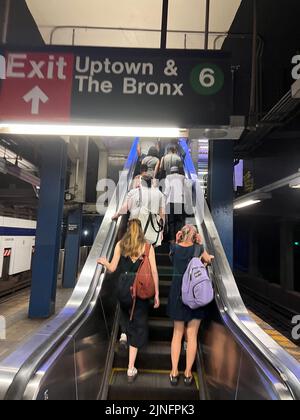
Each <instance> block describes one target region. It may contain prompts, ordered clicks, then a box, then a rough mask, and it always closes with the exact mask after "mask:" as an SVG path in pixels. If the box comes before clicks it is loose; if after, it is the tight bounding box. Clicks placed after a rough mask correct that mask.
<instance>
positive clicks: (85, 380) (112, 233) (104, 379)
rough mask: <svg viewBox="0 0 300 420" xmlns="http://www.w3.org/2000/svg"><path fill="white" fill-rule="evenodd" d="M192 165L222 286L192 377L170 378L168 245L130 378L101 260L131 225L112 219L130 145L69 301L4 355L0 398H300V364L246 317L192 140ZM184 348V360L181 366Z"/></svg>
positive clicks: (128, 170)
mask: <svg viewBox="0 0 300 420" xmlns="http://www.w3.org/2000/svg"><path fill="white" fill-rule="evenodd" d="M181 145H182V147H183V148H184V149H185V152H186V157H185V165H184V166H185V173H186V177H187V178H188V179H190V180H191V183H193V190H192V191H191V205H192V207H193V212H192V213H193V222H194V223H195V224H196V225H197V227H198V229H199V231H200V232H201V233H202V235H203V238H204V239H205V245H206V248H207V249H208V250H209V252H210V253H212V254H214V255H215V257H216V259H215V262H214V264H213V266H212V268H211V270H210V275H211V277H212V279H213V281H214V284H215V289H216V299H215V302H214V304H213V305H212V306H213V307H212V310H211V318H210V320H209V321H207V322H204V323H203V324H202V327H201V333H200V337H199V351H198V356H197V361H196V364H195V366H194V377H195V382H194V386H193V387H191V388H186V387H185V386H184V385H183V383H181V384H179V386H178V388H171V386H170V385H169V378H168V375H169V371H170V339H171V335H172V324H171V323H170V321H169V320H168V319H167V318H166V317H165V307H166V298H167V295H168V289H169V284H170V281H171V272H170V268H169V266H170V264H169V261H168V248H167V247H166V246H164V247H162V248H161V249H160V250H159V251H158V252H159V254H158V258H157V259H158V265H159V271H160V293H161V297H162V306H161V308H160V309H159V310H158V311H154V310H151V319H150V343H149V346H148V347H147V348H146V349H144V350H143V351H142V352H141V353H140V355H139V359H138V368H139V372H140V374H139V377H138V378H137V381H136V382H135V383H134V384H133V385H131V386H128V384H127V377H126V368H127V355H126V354H122V352H121V351H120V349H119V348H118V344H117V343H118V334H119V309H118V305H117V301H116V298H115V294H114V289H115V281H114V278H113V276H110V275H107V273H106V271H105V270H104V269H103V268H102V267H100V266H97V259H98V258H99V256H103V257H107V258H110V257H111V256H112V254H113V251H114V247H115V244H116V242H117V241H118V240H119V239H120V237H121V235H122V230H123V229H124V226H126V223H124V222H125V221H124V220H123V221H122V220H120V221H119V222H118V223H115V222H111V217H112V216H113V214H114V213H115V212H116V210H118V209H120V208H121V206H122V204H123V202H124V199H125V197H126V194H127V191H128V188H129V186H130V184H131V182H132V179H133V176H134V170H135V165H136V162H137V141H135V142H134V143H133V145H132V148H131V151H130V154H129V156H128V159H127V162H126V164H125V166H124V170H123V172H122V174H121V176H120V180H119V184H118V186H117V188H116V191H115V194H114V196H113V198H112V200H111V202H110V205H109V207H108V209H107V212H106V214H105V217H104V220H103V223H102V226H101V228H100V230H99V233H98V236H97V238H96V240H95V243H94V246H93V248H92V250H91V252H90V255H89V257H88V260H87V262H86V264H85V267H84V269H83V271H82V274H81V276H80V279H79V282H78V285H77V287H76V288H75V290H74V293H73V295H72V297H71V299H70V301H69V303H68V304H67V305H66V307H65V308H64V310H63V311H62V312H61V313H60V314H59V315H58V316H57V317H56V318H55V319H54V320H53V321H51V322H49V324H48V325H46V327H44V328H43V329H42V330H41V331H40V332H39V333H37V334H36V335H34V336H33V337H32V338H31V339H30V340H29V342H28V343H26V344H25V345H23V346H21V347H20V348H19V349H17V351H16V352H15V353H13V354H12V355H11V356H10V357H9V358H7V359H5V360H3V361H1V362H0V399H1V400H22V399H23V400H57V399H58V400H61V399H65V400H96V399H98V400H107V399H109V400H117V399H122V400H124V399H125V400H126V399H128V400H140V399H143V400H147V399H149V400H152V401H153V400H155V399H159V400H162V399H163V400H191V401H192V400H199V399H201V400H203V399H210V400H243V399H251V400H297V399H300V367H299V364H298V363H297V362H296V361H295V360H294V359H293V358H292V357H290V356H289V355H288V354H287V353H286V352H285V351H284V350H283V349H282V348H281V347H280V346H278V345H277V344H276V343H275V342H274V341H273V340H271V339H270V338H269V337H268V336H267V335H266V334H265V333H264V332H263V331H262V330H261V329H260V328H259V327H258V326H257V325H256V324H255V322H254V321H253V320H252V319H251V318H250V317H249V315H248V312H247V310H246V308H245V306H244V304H243V302H242V300H241V297H240V294H239V291H238V289H237V286H236V283H235V280H234V278H233V275H232V272H231V269H230V266H229V264H228V262H227V259H226V256H225V253H224V250H223V247H222V245H221V242H220V238H219V236H218V233H217V231H216V228H215V225H214V223H213V220H212V218H211V215H210V212H209V209H208V207H207V205H206V203H205V202H204V199H203V194H201V193H199V191H200V190H201V188H200V187H199V184H200V183H199V182H198V180H197V175H196V173H195V169H194V167H193V164H192V160H191V157H190V154H189V151H188V148H187V145H186V143H185V142H184V141H183V142H182V144H181ZM184 357H185V355H184V350H183V351H182V356H181V366H180V368H181V369H183V368H184Z"/></svg>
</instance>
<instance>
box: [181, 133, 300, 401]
mask: <svg viewBox="0 0 300 420" xmlns="http://www.w3.org/2000/svg"><path fill="white" fill-rule="evenodd" d="M181 146H182V148H183V149H184V151H185V153H186V157H185V173H186V177H187V178H188V179H191V180H193V182H195V183H199V180H198V176H197V173H196V171H195V168H194V164H193V162H192V159H191V156H190V153H189V150H188V147H187V144H186V142H185V141H182V142H181ZM199 185H200V183H199ZM194 205H195V219H196V224H197V226H198V229H199V231H200V232H202V233H203V237H204V239H205V242H206V246H207V248H208V249H209V251H210V252H211V253H213V254H214V255H215V256H216V259H215V261H214V263H213V265H212V270H211V273H210V274H211V276H212V277H213V279H214V283H215V286H216V303H217V306H218V310H219V313H220V316H221V318H222V320H223V322H224V323H225V325H227V326H230V329H232V332H233V333H234V335H235V336H236V338H237V340H238V341H239V343H240V345H242V346H248V347H247V352H246V353H248V352H250V353H251V357H252V358H253V360H255V362H256V363H257V364H258V366H260V368H261V369H264V368H266V367H268V365H269V366H270V368H273V369H275V371H276V375H272V372H268V374H267V375H266V376H267V380H269V381H271V382H272V381H273V382H274V387H275V394H277V395H280V396H281V398H282V399H299V398H300V375H299V373H300V365H299V364H298V363H297V362H296V361H295V360H294V359H293V358H292V357H291V356H290V355H289V354H288V353H286V352H285V351H284V350H283V349H282V348H281V347H280V346H279V345H278V344H277V343H275V342H274V341H273V340H272V339H271V338H270V337H269V336H268V335H267V334H266V333H265V332H264V331H262V330H261V328H260V327H259V326H258V325H257V324H256V323H255V322H254V320H253V319H252V318H251V317H250V315H249V313H248V311H247V309H246V307H245V305H244V303H243V300H242V298H241V296H240V293H239V290H238V287H237V284H236V282H235V279H234V277H233V274H232V271H231V268H230V265H229V263H228V261H227V258H226V255H225V251H224V248H223V246H222V243H221V240H220V237H219V234H218V232H217V229H216V226H215V224H214V222H213V219H212V216H211V214H210V211H209V208H208V205H207V203H206V202H205V200H204V197H203V196H201V194H199V193H198V194H196V199H194ZM202 222H203V223H202ZM255 352H256V354H255ZM265 373H267V372H265ZM275 376H276V379H275ZM278 379H279V380H278Z"/></svg>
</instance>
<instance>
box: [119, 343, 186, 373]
mask: <svg viewBox="0 0 300 420" xmlns="http://www.w3.org/2000/svg"><path fill="white" fill-rule="evenodd" d="M127 366H128V352H127V351H122V350H120V349H119V347H118V346H117V348H116V353H115V360H114V367H115V368H119V369H120V368H121V369H126V368H127ZM153 366H155V368H156V369H158V370H166V371H168V370H169V369H171V343H170V342H152V343H150V344H149V345H148V346H147V347H145V348H144V349H142V350H140V351H139V354H138V359H137V367H139V368H140V369H153ZM179 369H180V370H184V369H185V353H184V352H183V351H182V354H181V358H180V365H179Z"/></svg>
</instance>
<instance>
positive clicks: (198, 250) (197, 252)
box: [193, 244, 204, 258]
mask: <svg viewBox="0 0 300 420" xmlns="http://www.w3.org/2000/svg"><path fill="white" fill-rule="evenodd" d="M203 252H204V246H203V245H199V244H196V245H195V252H194V256H193V258H199V257H201V255H202V254H203Z"/></svg>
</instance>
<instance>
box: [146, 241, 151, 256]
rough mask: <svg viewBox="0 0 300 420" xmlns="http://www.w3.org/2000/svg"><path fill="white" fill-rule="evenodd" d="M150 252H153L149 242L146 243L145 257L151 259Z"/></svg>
mask: <svg viewBox="0 0 300 420" xmlns="http://www.w3.org/2000/svg"><path fill="white" fill-rule="evenodd" d="M150 250H151V245H150V244H149V243H148V242H146V245H145V256H146V257H148V258H149V255H150Z"/></svg>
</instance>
